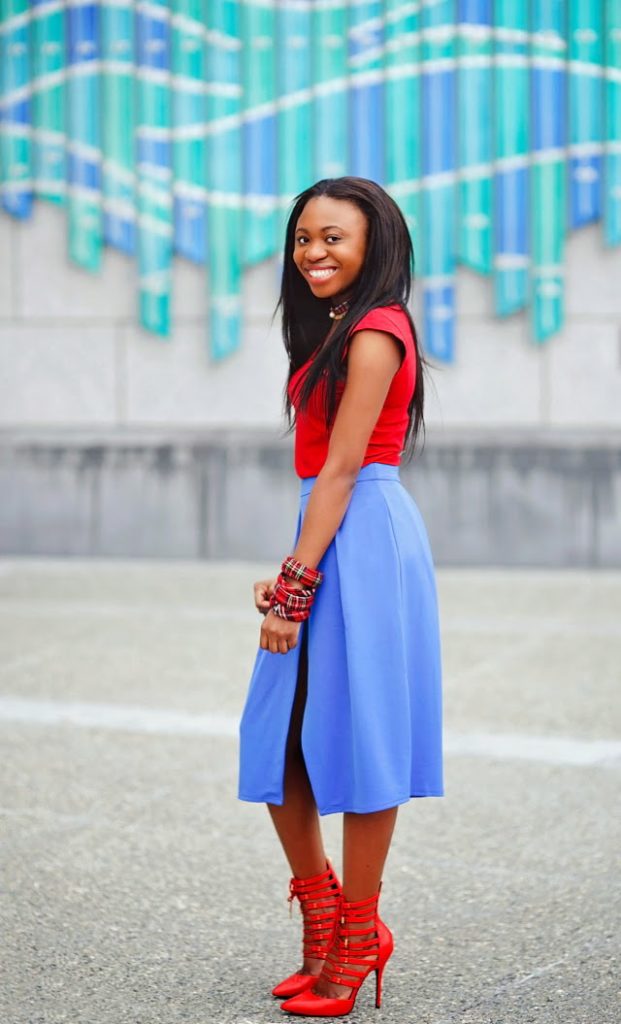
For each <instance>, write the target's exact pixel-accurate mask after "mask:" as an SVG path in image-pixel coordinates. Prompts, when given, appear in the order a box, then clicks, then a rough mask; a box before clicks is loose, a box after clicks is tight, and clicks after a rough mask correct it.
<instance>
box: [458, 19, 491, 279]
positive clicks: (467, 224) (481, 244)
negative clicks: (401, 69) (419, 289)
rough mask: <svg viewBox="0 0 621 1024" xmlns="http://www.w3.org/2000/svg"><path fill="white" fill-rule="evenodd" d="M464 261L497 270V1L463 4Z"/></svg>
mask: <svg viewBox="0 0 621 1024" xmlns="http://www.w3.org/2000/svg"><path fill="white" fill-rule="evenodd" d="M457 10H458V18H459V40H458V61H457V63H458V70H457V74H458V96H459V100H458V117H457V126H458V127H457V147H458V164H459V204H458V207H459V225H458V232H459V242H458V244H459V249H458V253H459V261H460V263H462V264H463V265H464V266H467V267H471V268H472V269H473V270H477V271H479V272H480V273H483V274H489V273H490V272H491V269H492V122H493V106H492V96H493V90H492V56H491V49H492V25H491V19H492V3H491V0H459V2H458V9H457Z"/></svg>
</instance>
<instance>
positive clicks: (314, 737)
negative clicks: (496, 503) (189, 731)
mask: <svg viewBox="0 0 621 1024" xmlns="http://www.w3.org/2000/svg"><path fill="white" fill-rule="evenodd" d="M316 479H317V477H316V476H313V477H306V478H304V479H302V480H301V481H300V484H301V488H300V491H301V494H300V511H299V514H298V521H297V527H296V531H295V538H294V542H293V544H292V546H291V549H290V550H291V551H293V549H294V548H295V545H296V543H297V540H298V537H299V535H300V530H301V527H302V522H303V519H304V513H305V510H306V505H307V503H308V497H309V495H310V493H311V491H312V488H313V484H314V483H315V481H316ZM319 568H320V569H321V570H322V571H323V573H324V579H323V582H322V583H321V584H320V586H319V587H318V589H317V593H316V595H315V601H314V604H313V606H312V609H311V613H310V616H309V618H308V619H307V620H306V621H305V622H304V623H303V624H302V627H301V630H300V634H299V637H298V643H297V645H296V647H294V648H293V649H292V650H290V651H288V652H287V654H272V653H271V652H270V651H265V650H263V649H262V648H261V647H259V649H258V651H257V655H256V660H255V663H254V668H253V671H252V675H251V678H250V685H249V690H248V695H247V698H246V704H245V707H244V711H243V714H242V719H241V723H240V771H239V797H240V799H241V800H252V801H260V802H267V803H273V804H282V802H283V774H284V762H285V747H286V741H287V734H288V730H289V723H290V719H291V711H292V707H293V700H294V696H295V690H296V684H297V676H298V664H299V659H300V648H301V646H302V630H303V629H307V630H308V633H307V638H306V639H307V644H308V647H307V651H308V693H307V698H306V705H305V708H304V718H303V723H302V734H301V741H302V751H303V755H304V760H305V763H306V768H307V771H308V776H309V779H310V783H311V786H312V789H313V793H314V795H315V800H316V803H317V807H318V809H319V812H320V814H330V813H333V812H336V811H353V812H357V813H360V814H365V813H369V812H371V811H379V810H384V809H385V808H387V807H394V806H396V805H397V804H401V803H405V802H406V801H407V800H409V799H410V797H423V796H442V795H443V792H444V790H443V776H442V695H441V657H440V637H439V626H438V607H437V597H436V586H435V577H434V568H433V561H432V556H431V551H430V548H429V541H428V538H427V532H426V530H425V526H424V523H423V520H422V518H421V515H420V512H419V510H418V507H417V505H416V503H415V501H414V499H413V498H412V497H411V495H410V494H409V492H408V491H407V490H406V489H405V487H404V486H403V484H402V483H401V479H400V474H399V467H398V466H390V465H386V464H384V463H379V462H372V463H368V464H367V465H366V466H363V467H362V468H361V469H360V471H359V473H358V477H357V479H356V483H355V485H354V488H353V491H352V495H351V498H350V501H349V505H348V506H347V511H346V512H345V515H344V517H343V520H342V522H341V525H340V526H339V528H338V530H337V532H336V534H335V536H334V538H333V540H332V541H331V543H330V545H329V546H328V548H327V549H326V551H325V553H324V556H323V558H322V559H321V561H320V562H319Z"/></svg>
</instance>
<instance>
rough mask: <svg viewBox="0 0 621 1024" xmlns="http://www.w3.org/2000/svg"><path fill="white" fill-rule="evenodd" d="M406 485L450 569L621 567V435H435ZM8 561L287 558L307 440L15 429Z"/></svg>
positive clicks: (4, 483)
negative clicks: (299, 457)
mask: <svg viewBox="0 0 621 1024" xmlns="http://www.w3.org/2000/svg"><path fill="white" fill-rule="evenodd" d="M401 479H402V481H403V483H404V485H405V486H406V487H407V488H408V490H409V491H410V493H411V494H412V495H413V497H414V498H415V499H416V501H417V502H418V504H419V506H420V509H421V512H422V514H423V516H424V518H425V521H426V523H427V527H428V530H429V535H430V539H431V544H432V548H433V551H434V556H435V559H436V562H437V563H438V564H439V565H502V566H558V567H562V566H566V567H570V566H605V567H612V566H621V528H620V525H619V524H620V522H621V432H618V431H612V432H611V431H601V432H600V431H593V432H591V433H586V432H583V431H580V432H577V431H570V430H568V431H554V432H548V431H546V432H542V431H540V430H536V429H533V430H519V431H517V430H516V431H511V430H503V431H498V432H495V433H494V434H493V436H492V435H491V434H490V432H489V431H486V432H477V431H473V430H465V429H464V430H463V431H461V430H456V429H451V430H448V429H445V430H442V431H435V432H429V433H428V436H427V441H426V445H425V448H424V451H423V452H422V454H421V455H419V456H415V457H414V459H413V460H412V461H411V462H410V463H409V464H405V463H404V464H403V465H402V468H401ZM0 493H1V495H2V500H1V505H0V552H1V553H3V554H7V555H54V556H58V555H67V556H93V555H95V556H116V557H120V556H135V557H170V558H183V557H185V558H210V559H229V558H248V559H253V560H257V559H259V560H261V559H270V558H274V559H280V558H281V557H282V556H283V554H284V553H286V552H285V550H284V549H285V548H287V547H288V546H289V545H290V544H291V542H292V539H293V535H294V531H295V525H296V519H297V509H298V501H299V481H298V478H297V477H296V475H295V473H294V470H293V457H292V439H291V436H289V437H286V436H283V434H282V433H281V434H280V435H279V434H278V433H277V432H274V431H270V430H267V429H265V428H260V429H256V430H243V431H241V430H237V431H234V430H230V429H223V430H217V429H212V430H209V431H205V430H194V431H193V430H167V429H164V428H161V429H160V428H153V429H149V428H145V429H132V430H131V431H129V430H123V431H115V430H105V429H104V430H101V431H93V430H88V431H85V430H82V429H72V430H55V431H50V430H46V431H40V430H35V429H32V430H22V431H19V432H18V431H13V430H12V431H4V432H0Z"/></svg>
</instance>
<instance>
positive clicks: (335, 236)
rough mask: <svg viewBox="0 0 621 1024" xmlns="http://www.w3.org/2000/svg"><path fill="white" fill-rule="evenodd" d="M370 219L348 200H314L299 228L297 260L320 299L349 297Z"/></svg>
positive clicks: (296, 249) (364, 245)
mask: <svg viewBox="0 0 621 1024" xmlns="http://www.w3.org/2000/svg"><path fill="white" fill-rule="evenodd" d="M367 227H368V222H367V218H366V216H365V215H364V213H363V212H362V210H361V209H360V207H358V206H356V204H355V203H350V202H349V200H347V199H329V198H328V196H316V197H315V198H314V199H310V200H309V201H308V203H307V204H306V206H305V207H304V209H303V210H302V213H301V214H300V217H299V219H298V222H297V225H296V229H295V245H294V248H293V259H294V262H295V265H296V266H297V268H298V270H299V271H300V273H301V274H302V276H303V278H304V280H305V281H306V282H307V284H308V286H309V288H310V290H311V292H312V293H313V295H315V296H316V297H317V298H318V299H331V300H332V304H333V305H334V304H335V303H336V302H342V301H344V299H346V298H348V297H349V294H350V293H351V290H352V287H353V285H354V283H355V281H356V278H357V277H358V275H359V273H360V271H361V269H362V265H363V263H364V256H365V252H366V245H367Z"/></svg>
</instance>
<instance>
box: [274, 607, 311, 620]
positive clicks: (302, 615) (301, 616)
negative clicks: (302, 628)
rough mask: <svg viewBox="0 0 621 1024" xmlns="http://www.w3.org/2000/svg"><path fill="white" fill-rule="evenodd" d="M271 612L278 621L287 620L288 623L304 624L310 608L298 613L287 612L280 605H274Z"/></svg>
mask: <svg viewBox="0 0 621 1024" xmlns="http://www.w3.org/2000/svg"><path fill="white" fill-rule="evenodd" d="M272 611H273V612H274V615H278V617H279V618H280V619H287V620H288V621H289V622H304V620H305V619H307V618H308V616H309V615H310V608H306V609H304V610H303V611H299V612H289V611H287V609H286V608H285V607H283V605H282V604H278V602H276V604H274V606H273V608H272Z"/></svg>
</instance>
